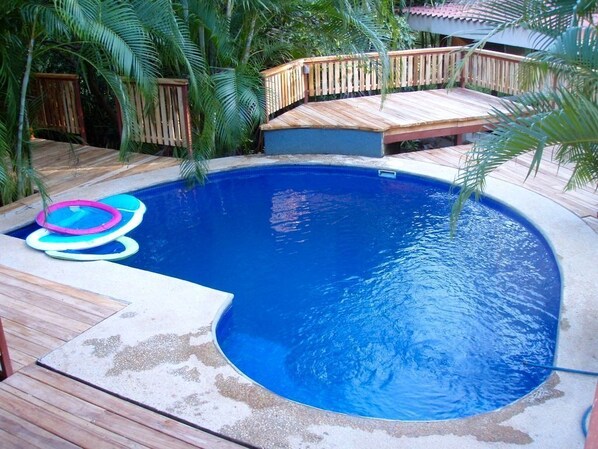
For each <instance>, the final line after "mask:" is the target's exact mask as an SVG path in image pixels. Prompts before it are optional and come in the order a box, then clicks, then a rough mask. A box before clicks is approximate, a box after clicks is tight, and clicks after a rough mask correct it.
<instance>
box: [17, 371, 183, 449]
mask: <svg viewBox="0 0 598 449" xmlns="http://www.w3.org/2000/svg"><path fill="white" fill-rule="evenodd" d="M5 384H6V385H9V386H11V387H13V388H14V389H15V390H19V391H20V392H21V393H20V394H23V395H28V396H30V397H33V398H35V400H36V401H41V402H42V403H44V406H45V407H48V409H49V410H55V411H59V412H60V413H64V414H65V415H67V416H76V417H78V418H79V419H78V420H75V422H76V423H79V424H81V423H83V422H84V423H86V424H85V425H86V426H89V425H93V426H94V427H97V428H99V429H103V430H100V431H99V433H100V434H101V435H105V434H106V431H108V432H109V433H110V434H117V435H119V436H120V437H122V440H121V441H122V442H123V443H126V444H128V442H127V440H129V441H132V442H134V443H135V444H140V445H142V446H144V447H145V446H147V447H169V448H173V449H175V448H181V449H187V448H190V447H192V446H191V445H189V444H187V443H185V442H182V441H180V440H177V439H173V438H170V437H168V436H166V435H164V434H162V433H160V432H147V431H146V426H145V425H143V424H140V423H138V422H135V421H132V420H130V419H129V418H128V417H125V416H123V415H122V414H117V413H114V412H113V411H111V410H107V409H106V408H104V407H98V406H97V405H95V404H92V403H90V402H88V401H85V400H83V399H80V398H78V397H76V396H73V395H70V394H68V393H65V392H63V391H62V390H61V389H60V388H58V389H57V388H55V387H54V386H51V385H48V384H46V383H43V382H40V381H38V380H35V379H33V378H31V377H28V376H24V375H23V376H11V377H9V378H8V379H7V380H6V381H5ZM94 394H97V392H94Z"/></svg>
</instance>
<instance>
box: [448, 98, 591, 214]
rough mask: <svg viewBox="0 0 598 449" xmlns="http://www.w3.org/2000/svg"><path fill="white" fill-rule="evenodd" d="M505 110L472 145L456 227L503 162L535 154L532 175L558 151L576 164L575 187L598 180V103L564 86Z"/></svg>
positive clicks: (572, 181)
mask: <svg viewBox="0 0 598 449" xmlns="http://www.w3.org/2000/svg"><path fill="white" fill-rule="evenodd" d="M504 106H505V109H506V110H505V111H500V112H499V111H496V112H495V113H494V119H496V120H498V123H497V124H496V125H495V126H496V128H495V129H494V130H493V131H492V133H490V134H487V135H485V136H484V137H483V138H482V139H481V140H480V141H479V142H477V143H476V144H474V146H473V148H472V150H471V151H470V152H469V153H468V154H467V156H466V159H465V163H464V166H463V167H462V168H461V169H460V171H459V174H458V176H457V179H456V181H455V184H456V185H458V186H459V188H460V192H459V196H458V199H457V201H456V203H455V205H454V208H453V212H454V213H453V216H452V219H453V224H454V223H455V221H456V218H457V216H458V214H459V212H460V211H461V209H462V208H463V206H464V204H465V201H466V200H467V199H468V198H469V197H470V196H471V195H475V196H476V197H479V195H480V194H481V192H482V190H483V189H484V186H485V179H486V177H487V176H488V175H489V174H490V173H491V172H492V171H493V170H495V169H496V168H498V167H499V166H500V165H502V164H503V163H504V162H506V161H508V160H511V159H512V158H514V157H516V156H519V155H522V154H525V153H527V152H530V151H533V152H534V157H533V159H532V163H531V165H530V167H529V172H528V176H530V175H531V174H533V173H535V172H537V170H538V168H539V165H540V162H541V160H542V154H543V152H544V150H545V149H546V148H547V147H549V146H554V147H555V152H554V158H555V160H556V161H557V162H558V163H559V164H570V165H571V166H573V174H572V176H571V178H570V180H569V182H568V184H567V188H568V189H571V188H574V187H576V186H581V185H585V184H587V183H590V182H593V183H596V182H598V169H597V168H598V164H597V160H598V159H597V157H598V153H597V147H598V104H596V102H595V101H593V100H592V99H590V98H588V97H586V96H584V95H582V94H579V93H577V92H573V91H569V90H567V89H564V88H561V89H557V90H555V91H548V92H531V93H527V94H525V95H523V96H522V97H521V98H519V99H518V101H517V102H509V103H505V105H504Z"/></svg>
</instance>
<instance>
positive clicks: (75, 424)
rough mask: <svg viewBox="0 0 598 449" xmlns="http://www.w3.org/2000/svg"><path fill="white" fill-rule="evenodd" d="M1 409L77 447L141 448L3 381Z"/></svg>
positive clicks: (106, 448)
mask: <svg viewBox="0 0 598 449" xmlns="http://www.w3.org/2000/svg"><path fill="white" fill-rule="evenodd" d="M11 377H12V376H11ZM17 377H18V376H17ZM9 379H10V378H9ZM56 399H58V398H56ZM0 408H2V409H4V410H6V411H10V412H12V413H14V414H15V415H16V416H18V417H20V418H22V419H25V420H27V421H29V422H30V423H32V424H35V425H37V426H39V427H40V428H42V429H44V430H46V431H48V432H52V433H54V434H55V435H57V436H59V437H60V438H63V439H64V440H66V441H69V442H71V443H73V444H75V445H78V446H82V447H93V448H98V449H101V448H105V449H111V448H122V449H126V448H133V447H136V448H141V447H143V446H141V445H137V444H132V443H133V442H131V441H129V440H127V439H126V438H122V437H121V436H120V435H116V434H114V433H112V432H106V431H103V429H101V428H99V427H97V426H95V425H93V424H91V423H89V422H86V421H84V420H83V419H81V418H79V417H78V416H74V415H70V414H68V413H65V412H63V411H62V410H60V409H59V408H58V407H56V406H54V405H51V404H47V403H43V402H42V401H39V400H37V399H36V398H34V397H33V396H31V395H29V394H27V393H23V392H21V391H19V390H17V389H15V388H13V387H11V386H10V385H8V384H7V383H6V382H2V384H0Z"/></svg>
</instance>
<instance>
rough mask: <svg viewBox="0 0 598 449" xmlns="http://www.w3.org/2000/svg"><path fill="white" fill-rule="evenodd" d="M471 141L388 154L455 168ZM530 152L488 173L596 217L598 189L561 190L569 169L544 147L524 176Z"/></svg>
mask: <svg viewBox="0 0 598 449" xmlns="http://www.w3.org/2000/svg"><path fill="white" fill-rule="evenodd" d="M470 148H471V145H460V146H454V147H446V148H439V149H435V150H427V151H416V152H412V153H403V154H396V155H393V156H390V157H393V158H404V159H412V160H416V161H422V162H430V163H433V164H438V165H444V166H447V167H452V168H459V167H460V166H461V165H462V164H463V163H464V161H465V154H466V153H467V151H468V150H469V149H470ZM531 160H532V155H531V154H525V155H522V156H519V157H517V158H516V159H513V160H511V161H509V162H506V163H505V164H503V165H502V166H500V167H499V168H497V169H496V170H495V171H494V172H493V173H492V174H491V176H492V177H494V178H497V179H501V180H503V181H507V182H510V183H511V184H516V185H520V186H523V187H525V188H527V189H529V190H531V191H533V192H536V193H538V194H540V195H543V196H545V197H547V198H550V199H552V200H553V201H555V202H556V203H559V204H560V205H562V206H563V207H565V208H567V209H569V210H570V211H571V212H573V213H574V214H576V215H578V216H579V217H580V218H584V219H588V220H590V221H593V220H597V217H598V192H597V191H596V189H595V188H594V187H593V186H590V185H588V186H584V187H582V188H579V189H576V190H572V191H565V185H566V184H567V181H568V179H569V177H570V176H571V173H572V169H571V167H567V166H560V167H559V165H558V164H557V163H556V162H555V161H554V160H553V157H552V152H551V151H546V152H545V153H544V155H543V158H542V163H541V165H540V169H539V170H538V173H537V174H536V175H535V176H534V174H533V173H532V175H530V176H529V177H528V178H527V179H526V177H527V173H528V171H529V164H530V162H531Z"/></svg>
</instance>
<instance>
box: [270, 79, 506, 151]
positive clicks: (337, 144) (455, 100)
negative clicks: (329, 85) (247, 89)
mask: <svg viewBox="0 0 598 449" xmlns="http://www.w3.org/2000/svg"><path fill="white" fill-rule="evenodd" d="M493 109H500V110H504V108H503V107H502V106H501V103H500V99H499V98H498V97H494V96H492V95H489V94H485V93H481V92H477V91H474V90H470V89H464V88H456V89H451V90H447V89H434V90H421V91H414V92H401V93H394V94H389V95H387V97H386V99H385V100H384V101H382V98H381V96H380V95H373V96H365V97H355V98H347V99H342V100H331V101H324V102H314V103H307V104H303V105H300V106H297V107H296V108H294V109H291V110H290V111H287V112H285V113H283V114H282V115H280V116H278V117H276V118H274V119H272V120H271V121H270V122H268V123H266V124H264V125H262V130H263V131H264V133H265V136H264V137H265V142H266V143H265V149H266V153H269V154H279V153H285V152H292V153H296V152H297V153H298V152H303V151H305V149H306V148H314V149H315V150H314V151H309V152H325V153H340V154H362V155H366V156H382V155H383V154H384V146H385V145H387V144H390V143H394V142H401V141H405V140H414V139H424V138H430V137H439V136H449V135H462V134H465V133H473V132H478V131H481V130H483V129H484V128H485V127H487V126H488V124H489V121H490V119H491V115H490V113H491V111H492V110H493ZM308 130H309V131H308ZM306 131H308V132H306ZM347 131H352V133H350V134H348V133H347ZM327 135H330V136H331V137H330V138H328V136H327ZM355 139H364V140H360V142H359V148H353V145H352V142H353V141H354V140H355ZM323 140H325V142H326V143H325V145H322V144H321V142H322V141H323ZM333 140H334V143H331V141H333ZM322 150H324V151H322Z"/></svg>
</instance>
